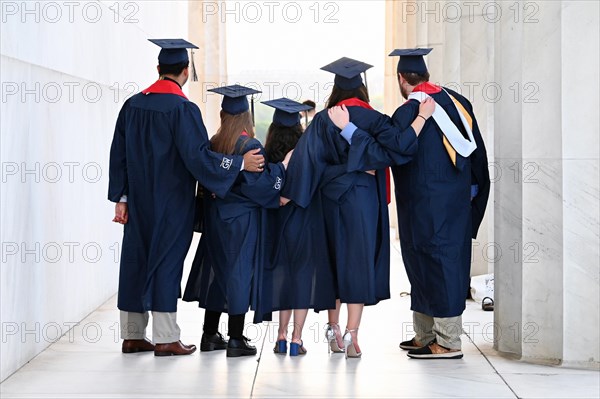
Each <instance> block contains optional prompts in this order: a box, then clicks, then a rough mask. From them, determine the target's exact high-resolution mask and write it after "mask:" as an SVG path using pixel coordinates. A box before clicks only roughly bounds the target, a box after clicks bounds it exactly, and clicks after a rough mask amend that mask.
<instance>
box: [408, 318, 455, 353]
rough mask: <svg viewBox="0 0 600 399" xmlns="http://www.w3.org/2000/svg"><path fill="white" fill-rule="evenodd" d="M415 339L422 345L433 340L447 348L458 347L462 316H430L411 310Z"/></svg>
mask: <svg viewBox="0 0 600 399" xmlns="http://www.w3.org/2000/svg"><path fill="white" fill-rule="evenodd" d="M413 328H414V330H415V339H416V340H417V341H419V342H420V343H421V344H423V345H427V344H428V343H429V342H431V341H433V340H434V339H435V341H436V342H437V343H438V345H441V346H443V347H445V348H448V349H460V347H461V341H460V336H461V335H462V316H456V317H431V316H427V315H426V314H423V313H419V312H413Z"/></svg>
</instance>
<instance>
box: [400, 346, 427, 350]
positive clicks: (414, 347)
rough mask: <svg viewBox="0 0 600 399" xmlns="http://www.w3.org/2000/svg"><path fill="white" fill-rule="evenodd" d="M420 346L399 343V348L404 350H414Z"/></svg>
mask: <svg viewBox="0 0 600 399" xmlns="http://www.w3.org/2000/svg"><path fill="white" fill-rule="evenodd" d="M421 348H422V347H421V346H408V345H400V349H402V350H405V351H414V350H415V349H421Z"/></svg>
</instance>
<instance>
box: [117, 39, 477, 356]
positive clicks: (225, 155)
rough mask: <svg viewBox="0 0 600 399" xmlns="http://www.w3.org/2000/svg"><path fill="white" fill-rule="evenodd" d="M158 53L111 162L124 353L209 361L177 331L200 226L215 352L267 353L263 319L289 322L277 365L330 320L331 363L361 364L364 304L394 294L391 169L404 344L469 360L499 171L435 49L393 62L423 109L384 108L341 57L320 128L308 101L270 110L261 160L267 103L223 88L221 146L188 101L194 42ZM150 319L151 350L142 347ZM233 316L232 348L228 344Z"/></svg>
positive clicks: (195, 294)
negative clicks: (475, 251)
mask: <svg viewBox="0 0 600 399" xmlns="http://www.w3.org/2000/svg"><path fill="white" fill-rule="evenodd" d="M153 42H154V43H156V44H158V45H159V46H160V47H161V48H162V50H161V52H160V54H159V66H158V72H159V75H160V79H159V80H158V81H157V82H156V83H155V84H153V85H152V86H150V87H149V88H148V89H146V90H144V91H143V92H142V93H140V94H138V95H136V96H133V97H132V98H131V99H129V100H128V101H127V102H126V103H125V104H124V106H123V108H122V110H121V112H120V114H119V118H118V120H117V126H116V129H115V134H114V138H113V144H112V147H111V154H110V157H111V160H110V184H109V200H111V201H113V202H115V203H116V211H115V219H114V221H116V222H119V223H122V224H124V238H123V253H122V257H121V269H120V279H119V299H118V307H119V309H120V310H121V335H122V338H123V339H124V342H123V348H122V349H123V352H126V353H131V352H144V351H154V353H155V355H157V356H168V355H184V354H191V353H193V352H194V351H195V350H196V347H195V345H185V344H183V343H181V341H180V340H179V335H180V332H179V327H178V326H177V323H176V310H177V300H178V298H179V297H181V288H180V287H181V280H182V277H183V276H182V274H183V260H184V258H185V256H186V254H187V251H188V249H189V246H190V244H191V238H192V234H193V230H194V229H195V230H196V231H199V232H201V233H202V235H201V239H200V243H199V245H198V248H197V250H196V255H195V258H194V261H193V265H192V269H191V272H190V275H189V277H188V279H187V283H186V286H185V291H184V293H183V300H184V301H190V302H198V304H199V306H200V307H201V308H204V309H205V312H204V326H203V335H202V339H201V342H200V349H201V351H213V350H219V349H224V350H226V354H227V356H228V357H238V356H248V355H255V354H256V348H255V347H254V346H253V345H252V344H251V343H250V342H249V340H248V339H247V338H246V337H245V336H244V335H243V330H244V323H245V314H246V313H247V312H248V310H253V311H254V320H253V321H254V322H255V323H258V322H262V321H268V320H271V318H272V312H275V311H277V312H278V313H279V331H278V338H277V342H276V343H275V347H274V349H273V350H274V352H275V353H277V354H286V353H288V351H289V354H290V355H291V356H297V355H304V354H306V353H307V349H306V348H305V346H304V343H303V341H302V329H303V326H304V323H305V320H306V317H307V314H308V311H309V309H314V310H316V311H325V310H326V311H327V313H328V324H327V329H326V331H325V335H326V337H327V342H328V349H329V350H330V352H333V353H345V356H346V358H359V357H360V356H361V354H362V351H361V349H360V346H359V343H358V331H359V327H360V322H361V317H362V313H363V309H364V306H365V305H367V306H368V305H376V304H377V303H378V302H379V301H381V300H385V299H389V298H390V289H389V284H390V252H389V251H390V245H389V244H390V237H389V231H390V230H389V215H388V203H389V200H390V196H391V193H390V173H389V170H390V169H389V168H390V167H391V170H392V174H393V178H394V183H395V184H394V186H395V195H396V204H397V209H398V225H399V230H400V241H401V248H402V256H403V261H404V264H405V267H406V270H407V274H408V277H409V280H410V283H411V309H412V310H413V315H414V316H413V321H414V329H415V333H416V335H415V337H414V338H412V339H411V340H409V341H404V342H402V343H401V344H400V347H401V348H402V349H406V350H408V355H409V356H411V357H414V358H449V359H455V358H460V357H462V352H461V351H460V333H461V331H462V328H457V326H460V323H461V319H460V316H461V314H462V312H463V310H464V307H465V297H466V293H467V290H468V284H469V271H470V263H471V262H470V256H471V238H472V237H475V235H476V234H477V229H478V227H479V224H480V223H481V219H482V218H483V214H484V211H485V206H486V203H487V197H488V194H489V175H488V173H487V157H486V152H485V146H484V144H483V141H482V139H481V134H480V132H479V129H478V127H477V124H476V120H475V117H474V114H473V110H472V107H471V104H470V103H469V102H468V100H466V99H465V98H464V97H462V96H460V95H459V94H457V93H454V92H452V91H451V90H449V89H445V88H442V87H440V86H436V85H433V84H431V83H429V73H428V72H427V68H426V64H425V62H424V60H423V56H424V55H426V54H428V53H429V51H431V49H407V50H395V51H394V52H393V53H392V54H391V55H394V56H400V61H399V63H398V84H399V87H400V91H401V93H402V94H403V96H404V97H405V98H407V99H408V101H407V102H406V103H405V104H404V105H402V106H400V107H399V108H398V110H397V111H396V112H395V113H394V115H393V116H391V117H389V116H387V115H384V114H382V113H380V112H378V111H376V110H374V109H373V108H372V107H371V106H370V105H369V93H368V90H367V86H366V85H365V82H364V81H363V78H362V76H361V74H362V73H364V72H365V71H366V70H367V69H369V68H370V67H371V65H369V64H366V63H363V62H360V61H357V60H353V59H350V58H345V57H344V58H341V59H339V60H337V61H334V62H332V63H331V64H329V65H326V66H324V67H322V69H323V70H325V71H328V72H331V73H333V74H334V85H333V89H332V92H331V94H330V96H329V100H328V103H327V104H326V106H325V109H324V110H323V111H320V112H318V113H316V114H315V116H314V118H313V119H312V120H311V121H310V123H305V124H304V126H305V127H306V129H304V127H303V125H302V120H301V113H307V112H308V111H310V110H311V108H312V107H311V106H310V105H306V104H301V103H299V102H296V101H294V100H291V99H286V98H281V99H275V100H270V101H265V102H264V103H265V104H266V105H269V106H271V107H273V108H274V109H275V111H274V114H273V120H272V123H271V125H270V126H269V130H268V133H267V138H266V142H265V143H264V146H263V144H262V143H260V141H258V140H257V139H256V138H255V134H254V121H253V118H254V116H253V112H252V111H253V104H252V106H250V103H249V102H248V96H252V95H253V94H256V93H258V91H257V90H254V89H250V88H247V87H243V86H239V85H232V86H225V87H220V88H217V89H213V90H212V91H214V92H216V93H218V94H221V95H223V101H222V106H221V114H220V117H221V124H220V127H219V129H218V130H217V132H215V134H214V135H213V136H212V138H211V139H210V140H209V139H208V134H207V132H206V128H205V127H204V124H203V122H202V117H201V114H200V111H199V109H198V107H197V106H196V105H195V104H193V103H192V102H190V101H189V100H188V99H187V98H186V97H185V95H184V94H183V92H182V91H181V88H182V86H183V85H184V84H185V82H186V81H187V79H188V76H189V74H190V72H189V69H188V65H189V58H188V54H187V50H186V49H187V48H195V46H194V45H192V44H191V43H189V42H186V41H183V40H153ZM193 74H194V73H193V71H192V75H193ZM342 304H346V306H347V310H348V312H347V314H348V318H347V321H346V325H345V331H344V332H342V329H341V328H340V324H339V323H340V320H339V319H340V309H341V306H342ZM149 311H151V312H152V315H153V323H154V324H153V327H154V328H153V335H154V336H153V342H150V341H148V340H147V339H146V336H145V328H146V325H147V323H148V312H149ZM222 313H227V314H228V335H229V338H228V339H225V338H224V337H223V335H222V334H221V333H220V332H219V331H218V325H219V320H220V316H221V314H222ZM292 314H293V318H294V319H293V320H294V322H293V326H294V330H293V331H292V334H291V340H290V341H289V348H288V331H287V326H288V325H289V323H290V320H291V318H292Z"/></svg>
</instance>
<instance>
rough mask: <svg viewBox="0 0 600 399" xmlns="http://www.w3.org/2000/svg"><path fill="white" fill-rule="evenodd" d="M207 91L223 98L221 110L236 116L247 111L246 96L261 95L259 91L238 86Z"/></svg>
mask: <svg viewBox="0 0 600 399" xmlns="http://www.w3.org/2000/svg"><path fill="white" fill-rule="evenodd" d="M208 91H212V92H214V93H217V94H221V95H222V96H223V101H222V102H221V109H222V110H223V111H225V112H227V113H228V114H231V115H238V114H241V113H243V112H246V111H248V109H249V108H248V99H247V98H246V96H248V95H252V94H257V93H262V92H261V91H259V90H255V89H252V88H250V87H245V86H240V85H231V86H223V87H217V88H214V89H209V90H208ZM252 123H254V97H252Z"/></svg>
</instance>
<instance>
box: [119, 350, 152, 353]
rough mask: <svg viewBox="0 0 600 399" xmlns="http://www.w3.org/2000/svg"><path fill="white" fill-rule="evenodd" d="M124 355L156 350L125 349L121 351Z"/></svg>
mask: <svg viewBox="0 0 600 399" xmlns="http://www.w3.org/2000/svg"><path fill="white" fill-rule="evenodd" d="M121 352H123V353H142V352H154V349H125V350H121Z"/></svg>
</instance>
